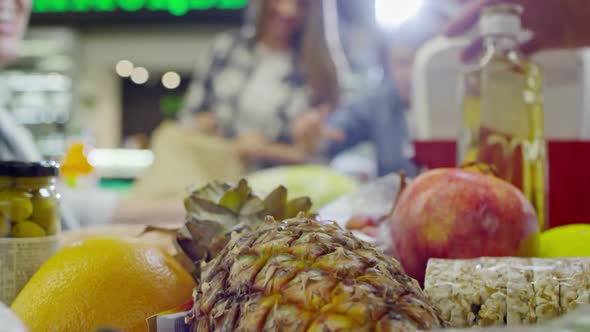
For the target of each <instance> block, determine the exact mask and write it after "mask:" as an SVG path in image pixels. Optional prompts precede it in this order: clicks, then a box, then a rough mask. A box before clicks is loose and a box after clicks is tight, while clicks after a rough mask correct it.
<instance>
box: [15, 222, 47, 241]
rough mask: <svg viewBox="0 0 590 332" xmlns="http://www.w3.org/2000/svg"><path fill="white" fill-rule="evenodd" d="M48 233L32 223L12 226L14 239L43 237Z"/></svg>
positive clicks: (18, 223) (19, 223) (20, 223)
mask: <svg viewBox="0 0 590 332" xmlns="http://www.w3.org/2000/svg"><path fill="white" fill-rule="evenodd" d="M46 235H47V232H45V230H44V229H43V227H41V226H39V225H37V224H35V223H34V222H32V221H23V222H17V223H16V224H14V226H12V237H43V236H46Z"/></svg>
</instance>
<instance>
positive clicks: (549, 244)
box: [540, 224, 590, 258]
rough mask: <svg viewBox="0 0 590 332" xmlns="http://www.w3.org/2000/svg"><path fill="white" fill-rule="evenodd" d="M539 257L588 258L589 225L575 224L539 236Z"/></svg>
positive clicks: (589, 252) (589, 255)
mask: <svg viewBox="0 0 590 332" xmlns="http://www.w3.org/2000/svg"><path fill="white" fill-rule="evenodd" d="M540 256H541V257H545V258H558V257H590V225H586V224H576V225H568V226H561V227H556V228H553V229H550V230H548V231H546V232H544V233H542V234H541V252H540Z"/></svg>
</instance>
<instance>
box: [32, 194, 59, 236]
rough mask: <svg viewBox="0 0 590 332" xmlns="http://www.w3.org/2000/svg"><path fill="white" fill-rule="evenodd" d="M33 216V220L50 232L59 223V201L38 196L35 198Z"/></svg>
mask: <svg viewBox="0 0 590 332" xmlns="http://www.w3.org/2000/svg"><path fill="white" fill-rule="evenodd" d="M32 202H33V214H32V215H31V220H32V221H34V222H35V223H37V224H39V226H41V227H43V228H45V229H46V230H47V231H49V230H50V229H51V228H55V226H56V224H58V223H59V216H58V215H57V201H56V200H55V199H54V198H53V197H41V196H36V197H35V198H33V201H32Z"/></svg>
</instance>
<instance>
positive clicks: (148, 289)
mask: <svg viewBox="0 0 590 332" xmlns="http://www.w3.org/2000/svg"><path fill="white" fill-rule="evenodd" d="M194 287H195V282H194V280H193V279H192V278H191V276H190V275H189V274H188V272H186V271H185V270H184V269H183V268H182V267H181V266H180V264H179V263H178V262H176V261H175V260H174V259H173V258H172V257H171V256H169V255H167V254H164V253H163V252H162V251H161V250H159V249H157V248H153V247H149V246H147V245H145V244H141V243H139V242H136V241H133V240H125V239H120V238H93V239H88V240H86V241H84V242H81V243H78V244H76V245H74V246H71V247H67V248H64V249H63V250H61V251H60V252H58V253H57V254H56V255H55V256H53V257H52V258H51V259H50V260H49V261H47V262H46V263H45V264H44V265H43V266H42V267H41V268H40V269H39V271H37V272H36V273H35V275H33V277H32V278H31V280H30V281H29V282H28V283H27V285H26V286H25V287H24V289H23V290H22V291H21V292H20V294H19V295H18V297H17V298H16V300H15V301H14V302H13V303H12V309H13V310H14V312H15V313H16V314H17V315H19V316H20V318H21V319H22V320H23V321H24V323H25V324H26V325H27V326H28V327H29V329H30V330H31V332H37V331H39V332H41V331H94V330H95V329H97V328H99V327H105V326H108V327H112V328H115V329H118V330H122V331H126V332H135V331H147V325H146V321H145V320H146V318H147V317H149V316H151V315H154V314H156V313H159V312H162V311H165V310H168V309H170V308H174V307H176V306H178V305H181V304H183V303H186V302H187V301H190V299H191V294H192V290H193V288H194Z"/></svg>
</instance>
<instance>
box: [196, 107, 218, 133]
mask: <svg viewBox="0 0 590 332" xmlns="http://www.w3.org/2000/svg"><path fill="white" fill-rule="evenodd" d="M195 125H196V127H197V129H198V130H199V131H202V132H205V133H217V132H218V130H219V126H218V124H217V119H216V118H215V114H213V112H200V113H197V114H196V115H195Z"/></svg>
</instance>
